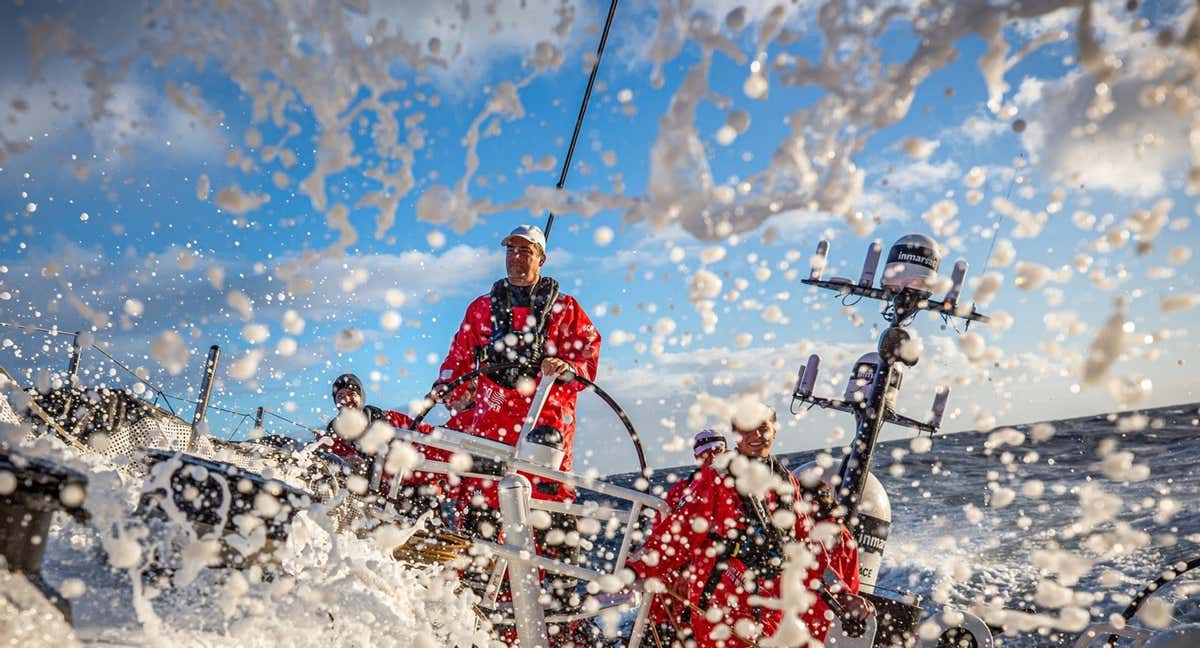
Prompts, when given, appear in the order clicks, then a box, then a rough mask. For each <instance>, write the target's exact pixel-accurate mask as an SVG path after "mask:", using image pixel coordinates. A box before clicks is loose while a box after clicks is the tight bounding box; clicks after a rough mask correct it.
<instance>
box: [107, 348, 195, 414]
mask: <svg viewBox="0 0 1200 648" xmlns="http://www.w3.org/2000/svg"><path fill="white" fill-rule="evenodd" d="M91 346H92V348H93V349H95V350H97V351H99V352H100V353H101V354H102V355H103V356H104V357H105V358H108V359H109V360H111V361H112V363H113V364H115V365H117V366H118V367H120V368H121V369H123V370H124V371H125V373H127V374H129V375H130V376H133V377H134V378H137V379H138V380H141V381H142V382H143V383H145V384H146V386H148V387H149V388H150V389H152V390H154V393H155V394H162V396H163V402H164V403H166V404H167V409H169V410H171V413H172V414H174V415H175V416H179V414H176V413H175V408H174V407H171V401H170V400H168V398H175V399H176V400H181V401H184V402H185V403H186V402H189V401H187V400H184V399H182V398H179V397H178V396H171V395H170V394H168V393H167V392H165V391H163V390H162V389H161V388H160V387H158V386H156V385H155V384H154V383H152V382H150V381H149V380H142V377H141V376H139V375H137V374H136V373H134V372H133V370H131V369H130V368H129V367H126V366H125V365H123V364H121V361H120V360H117V359H116V358H114V357H112V356H111V355H109V353H108V352H107V351H105V350H104V349H101V348H100V347H98V346H96V345H95V344H93V345H91ZM191 402H192V403H193V404H195V401H191Z"/></svg>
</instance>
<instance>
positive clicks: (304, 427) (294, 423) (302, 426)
mask: <svg viewBox="0 0 1200 648" xmlns="http://www.w3.org/2000/svg"><path fill="white" fill-rule="evenodd" d="M263 413H264V414H270V415H271V416H274V417H275V418H277V419H279V420H281V421H283V422H285V423H291V424H292V425H295V426H296V427H298V428H300V429H303V430H308V431H309V432H317V433H319V432H320V430H318V429H317V428H314V427H309V426H307V425H305V424H303V423H297V422H296V421H293V420H292V419H290V418H288V417H286V416H282V415H279V414H276V413H275V412H272V411H271V410H269V409H265V408H264V409H263Z"/></svg>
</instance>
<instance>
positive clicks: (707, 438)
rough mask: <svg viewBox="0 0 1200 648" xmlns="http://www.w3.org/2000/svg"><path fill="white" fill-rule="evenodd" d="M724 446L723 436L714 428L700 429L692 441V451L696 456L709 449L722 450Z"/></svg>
mask: <svg viewBox="0 0 1200 648" xmlns="http://www.w3.org/2000/svg"><path fill="white" fill-rule="evenodd" d="M725 447H726V445H725V437H723V436H721V435H720V434H718V433H717V431H716V430H701V431H700V432H699V433H698V434H696V440H695V441H694V442H693V443H692V449H693V452H694V453H695V455H696V456H697V457H699V456H700V455H702V454H704V453H705V452H708V451H709V450H721V451H723V450H725Z"/></svg>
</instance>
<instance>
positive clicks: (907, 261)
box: [883, 234, 942, 295]
mask: <svg viewBox="0 0 1200 648" xmlns="http://www.w3.org/2000/svg"><path fill="white" fill-rule="evenodd" d="M941 262H942V255H941V253H939V252H938V244H937V242H936V241H934V240H933V239H931V238H929V237H928V236H925V235H923V234H909V235H907V236H902V237H900V240H898V241H896V243H895V244H894V245H892V249H891V250H889V251H888V257H887V266H886V267H885V268H884V271H883V285H884V286H885V287H887V288H891V289H893V290H896V291H900V290H904V289H905V288H907V289H910V290H916V291H918V292H921V293H924V294H926V295H928V294H930V289H929V286H930V285H931V283H932V281H933V278H934V277H936V276H937V269H938V265H940V264H941Z"/></svg>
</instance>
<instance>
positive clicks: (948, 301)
mask: <svg viewBox="0 0 1200 648" xmlns="http://www.w3.org/2000/svg"><path fill="white" fill-rule="evenodd" d="M966 276H967V262H966V260H965V259H959V260H958V261H955V262H954V271H953V272H951V273H950V291H949V292H947V293H946V297H945V299H943V300H942V303H943V304H945V305H946V306H949V307H950V308H951V309H953V308H954V306H955V304H957V303H958V294H959V293H961V292H962V287H963V281H964V280H965V279H966Z"/></svg>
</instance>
